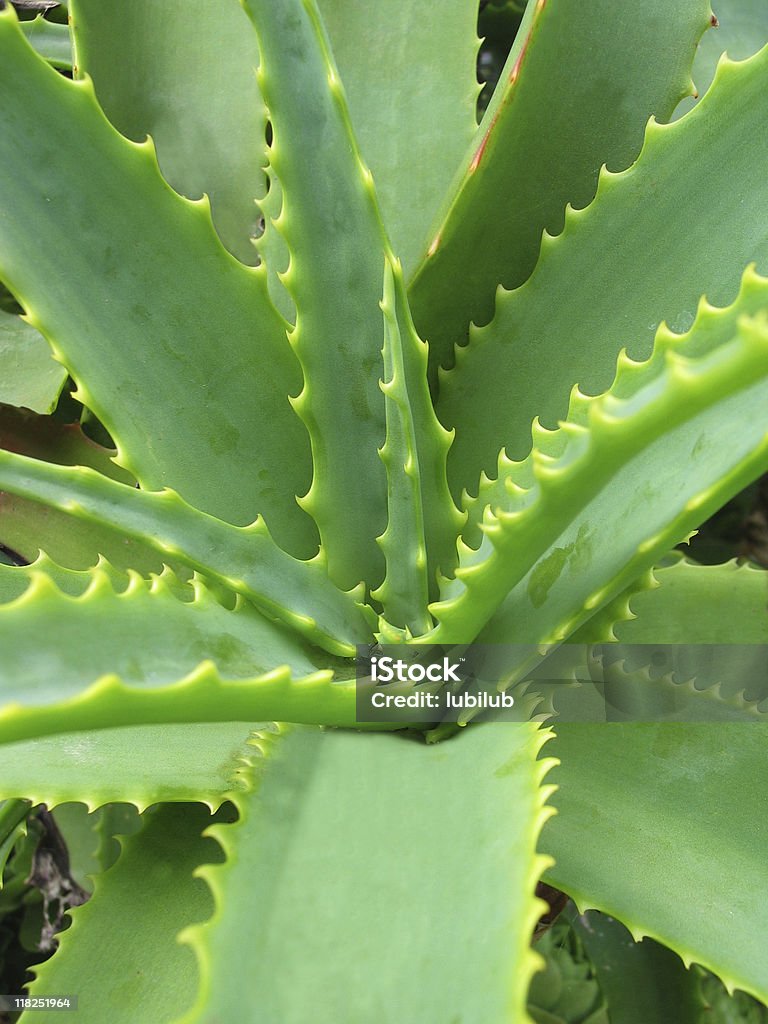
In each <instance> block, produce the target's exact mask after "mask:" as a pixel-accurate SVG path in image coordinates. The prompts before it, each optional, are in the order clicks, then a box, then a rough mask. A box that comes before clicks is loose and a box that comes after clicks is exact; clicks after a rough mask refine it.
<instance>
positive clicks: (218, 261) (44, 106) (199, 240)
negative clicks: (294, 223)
mask: <svg viewBox="0 0 768 1024" xmlns="http://www.w3.org/2000/svg"><path fill="white" fill-rule="evenodd" d="M0 106H2V108H3V109H4V110H6V111H9V112H10V114H9V116H10V117H11V118H12V127H11V128H10V129H9V130H8V131H4V132H3V133H2V134H1V135H0V164H2V166H3V169H4V175H5V181H6V184H5V185H4V199H5V200H6V203H5V205H4V207H3V216H2V218H0V274H1V275H2V276H3V278H4V279H6V280H7V281H8V283H9V285H10V286H11V288H12V290H13V291H14V293H15V294H16V295H17V296H18V297H19V299H20V301H22V303H23V304H24V306H25V307H26V309H27V311H28V314H29V319H30V322H31V323H32V324H33V325H34V326H35V327H37V328H38V329H39V330H40V331H41V333H42V334H44V335H45V336H46V337H47V338H48V340H49V342H51V345H52V347H53V350H54V352H55V354H56V355H57V357H58V358H60V359H61V361H62V362H63V363H64V364H65V365H66V367H67V368H68V370H69V371H70V373H71V375H72V376H73V377H74V379H75V380H76V381H77V383H78V388H79V391H78V396H79V397H80V398H81V399H82V400H83V402H84V404H85V405H87V406H88V407H89V408H90V409H92V410H93V412H95V413H96V415H97V416H98V417H99V419H100V420H101V421H102V422H103V423H104V424H105V426H106V427H107V428H108V430H109V432H110V434H111V435H112V436H113V437H114V439H115V442H116V444H117V446H118V449H119V452H120V455H119V459H120V462H121V464H122V465H124V466H125V467H126V468H128V469H129V470H130V471H131V472H132V473H133V475H134V476H135V477H136V478H137V479H138V480H140V481H141V483H142V485H143V486H148V487H160V486H163V485H165V484H168V485H171V486H174V487H176V488H178V490H180V491H181V492H182V493H183V494H184V495H185V497H186V498H187V499H188V500H190V501H191V502H193V503H194V504H196V505H198V506H199V507H201V508H204V509H205V510H206V511H209V512H211V513H213V514H218V515H220V516H222V517H223V518H226V519H228V520H229V521H232V522H247V521H250V520H252V519H253V517H254V515H255V514H256V513H257V512H258V513H260V514H263V515H266V516H268V517H270V518H271V519H272V520H273V521H274V529H275V536H276V537H277V538H278V539H279V540H280V542H281V543H283V544H284V545H285V546H286V547H288V548H290V549H291V550H292V551H294V552H295V553H296V554H302V555H304V556H309V555H311V554H312V553H313V551H314V550H315V549H316V541H315V539H314V530H313V526H312V523H311V520H310V519H309V518H308V517H307V516H306V515H305V514H304V513H303V512H302V511H301V510H300V509H299V508H298V507H297V505H296V502H295V495H296V494H297V493H302V492H303V491H304V490H306V487H307V484H308V480H309V472H310V469H309V457H310V452H309V444H308V440H307V437H306V432H305V430H304V427H303V426H302V424H301V422H300V421H299V419H298V418H297V417H296V415H295V413H294V412H293V410H292V409H291V407H290V404H289V401H288V399H289V396H290V395H291V394H295V393H296V392H297V391H298V390H299V388H300V386H301V372H300V368H299V365H298V362H297V361H296V358H295V356H294V355H293V353H292V352H291V349H290V346H289V344H288V342H287V341H286V337H285V330H284V323H283V321H282V319H281V318H280V317H279V316H278V314H277V313H276V312H275V310H274V308H273V307H272V305H271V302H270V301H269V298H268V295H267V289H266V282H265V279H264V274H263V271H262V270H260V269H253V268H248V267H244V266H243V265H241V264H239V263H238V262H237V261H236V260H234V258H233V257H231V256H230V255H229V254H228V253H227V252H226V251H225V250H224V249H223V248H222V246H221V244H220V242H219V240H218V238H217V237H216V234H215V232H214V230H213V227H212V224H211V220H210V214H209V210H208V203H207V201H205V202H200V203H197V204H194V203H191V202H189V201H188V200H186V199H183V198H182V197H180V196H178V195H176V194H175V193H174V192H173V191H172V190H171V189H170V188H169V187H168V185H167V184H166V183H165V182H164V180H163V179H162V177H161V175H160V173H159V171H158V168H157V161H156V159H155V156H154V150H153V148H152V146H151V145H150V144H149V143H148V144H146V145H143V146H141V145H135V144H134V143H131V142H128V141H127V140H125V139H123V138H122V137H121V136H119V135H118V134H117V133H116V132H115V130H114V129H113V128H112V127H111V126H110V125H109V123H108V122H107V120H106V119H105V117H104V115H103V114H102V113H101V111H100V110H99V108H98V106H97V104H96V102H95V99H94V96H93V89H92V86H91V85H90V83H89V82H88V81H87V80H84V81H80V82H70V81H67V80H66V79H64V78H62V77H61V76H60V75H58V74H56V72H54V71H53V70H52V69H51V68H49V67H48V66H47V65H46V64H45V63H44V62H43V61H42V60H41V59H40V58H38V57H37V56H36V55H35V54H34V53H33V51H32V50H31V49H30V48H29V46H28V45H27V43H26V42H25V40H24V37H23V36H22V34H21V32H20V31H19V28H18V23H17V21H16V18H15V15H14V14H13V11H12V10H11V9H10V8H8V7H6V8H5V9H4V10H2V11H0ZM54 154H55V157H54ZM84 181H87V182H88V183H89V188H88V189H87V190H86V189H83V188H82V187H81V185H82V182H84ZM30 224H34V225H35V232H34V233H31V232H30V230H29V226H30ZM73 237H77V239H78V244H77V246H76V247H75V248H73V246H72V244H71V240H72V238H73ZM85 281H87V282H88V283H89V287H88V288H87V289H84V288H83V282H85ZM96 309H98V315H94V310H96ZM211 324H219V325H220V326H219V328H217V329H216V330H215V331H212V328H211Z"/></svg>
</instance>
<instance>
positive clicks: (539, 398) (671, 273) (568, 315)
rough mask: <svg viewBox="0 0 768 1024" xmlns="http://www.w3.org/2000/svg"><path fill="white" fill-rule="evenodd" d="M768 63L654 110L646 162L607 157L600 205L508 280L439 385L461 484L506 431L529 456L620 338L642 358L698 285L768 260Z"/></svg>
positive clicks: (693, 298)
mask: <svg viewBox="0 0 768 1024" xmlns="http://www.w3.org/2000/svg"><path fill="white" fill-rule="evenodd" d="M767 74H768V48H766V49H764V50H763V51H762V52H761V53H760V54H758V55H757V56H755V57H753V58H752V59H751V60H749V61H746V62H744V63H741V64H733V63H724V64H722V65H721V67H720V70H719V72H718V75H717V78H716V80H715V83H714V84H713V86H712V89H711V90H710V91H709V93H708V94H707V96H706V98H705V99H704V100H702V102H701V103H699V104H698V105H697V107H696V108H695V109H694V110H692V111H691V113H690V115H689V116H686V117H685V118H683V119H681V120H680V121H676V122H675V123H674V124H671V125H659V124H657V123H655V122H653V121H652V122H651V123H650V124H649V126H648V129H647V131H646V139H645V146H644V148H643V151H642V153H641V154H640V157H639V158H638V160H637V162H636V163H635V164H634V165H633V166H632V167H631V168H629V170H627V171H624V172H623V173H620V174H611V173H608V172H606V171H603V173H602V175H601V178H600V183H599V186H598V191H597V196H596V198H595V200H594V202H593V203H592V205H591V206H589V207H587V208H586V209H584V210H578V211H574V210H569V212H568V214H567V216H566V224H565V229H564V231H563V233H562V234H561V235H559V236H558V237H557V238H549V237H547V236H545V239H544V243H543V246H542V251H541V255H540V259H539V263H538V265H537V267H536V270H535V271H534V273H533V274H532V275H531V277H530V278H529V279H528V281H527V282H526V283H525V284H524V285H523V286H522V287H521V288H519V289H518V290H517V291H513V292H511V293H505V292H503V291H502V292H500V293H499V296H498V300H497V308H496V314H495V317H494V320H493V321H492V323H490V324H489V325H488V326H487V327H484V328H482V329H480V330H478V331H475V332H473V337H472V340H471V342H470V345H469V347H468V348H466V349H463V350H460V352H459V353H458V362H457V366H456V369H455V370H454V371H452V372H451V373H449V374H448V375H446V376H445V377H444V379H443V382H442V385H441V395H440V402H439V405H438V413H439V415H440V418H441V420H442V422H443V423H444V424H445V425H446V426H447V427H455V428H456V431H457V433H456V439H455V441H454V444H453V446H452V448H451V452H450V454H449V482H450V483H451V487H452V489H453V491H454V493H455V494H458V493H460V491H461V488H463V487H466V488H467V489H468V490H469V491H470V492H471V493H472V494H475V493H476V491H477V482H478V478H479V476H480V472H481V470H485V471H486V472H492V471H493V469H494V464H495V460H496V457H497V454H498V450H499V447H500V446H501V445H502V444H503V445H504V446H505V447H506V450H507V453H508V455H509V456H510V458H522V457H524V456H525V455H526V454H527V452H528V450H529V448H530V438H531V434H530V431H531V422H532V421H533V419H534V417H538V418H539V419H540V421H541V423H542V424H543V425H544V426H545V427H548V428H551V427H554V426H555V425H556V423H557V421H558V420H559V419H561V418H562V417H563V415H564V413H565V410H566V407H567V400H568V393H569V391H570V390H571V388H572V387H573V385H574V383H578V386H579V388H580V389H581V390H582V391H584V392H586V393H589V394H595V393H598V392H600V391H601V390H603V389H605V388H606V387H607V386H608V384H609V383H610V380H611V376H612V374H613V371H614V367H615V362H616V357H617V354H618V352H619V350H620V349H621V347H622V346H623V345H624V346H627V348H628V351H629V354H630V356H631V357H632V358H633V359H644V358H646V357H647V355H648V353H649V352H650V350H651V344H652V341H653V338H654V335H655V333H656V330H657V328H658V327H659V324H660V323H661V322H662V321H666V323H667V324H668V325H669V326H670V328H672V330H676V331H683V330H687V329H688V328H689V327H690V325H691V324H692V322H693V320H694V317H695V315H696V310H697V307H698V304H699V301H700V299H701V296H702V295H706V297H707V299H708V300H709V301H710V302H711V303H713V304H715V305H727V304H728V303H730V302H732V301H733V299H734V296H735V295H736V293H737V291H738V288H739V280H740V278H741V276H742V274H743V272H744V267H745V266H746V265H747V264H748V263H749V262H750V261H751V260H755V261H757V264H758V269H761V268H762V269H763V270H765V269H766V267H767V266H768V229H767V228H766V221H765V218H764V217H763V215H762V211H763V210H764V209H765V207H766V204H767V203H768V173H764V171H765V170H766V169H768V143H767V142H766V137H765V133H764V132H763V131H762V125H763V124H764V123H765V119H766V117H768V89H766V87H765V86H766V76H767ZM715 200H716V201H715ZM683 224H684V225H686V226H687V229H686V230H682V229H675V230H672V229H670V225H683ZM723 224H728V231H727V232H724V231H722V225H723ZM661 239H663V245H662V246H661V250H660V249H659V245H660V240H661ZM713 239H717V242H716V244H713V241H712V240H713ZM651 254H656V255H653V256H651ZM553 296H556V299H554V298H553ZM617 296H619V297H620V301H618V300H617V299H616V297H617ZM416 322H417V324H418V323H419V321H418V320H417V321H416ZM427 337H428V335H427ZM510 394H514V395H515V401H510V398H509V396H510ZM478 408H482V409H483V416H482V417H480V416H477V415H476V414H475V413H474V410H476V409H478Z"/></svg>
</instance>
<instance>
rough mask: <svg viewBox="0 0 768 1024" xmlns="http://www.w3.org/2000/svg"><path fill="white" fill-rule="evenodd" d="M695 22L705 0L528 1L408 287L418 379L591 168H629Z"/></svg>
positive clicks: (578, 192) (559, 216)
mask: <svg viewBox="0 0 768 1024" xmlns="http://www.w3.org/2000/svg"><path fill="white" fill-rule="evenodd" d="M708 18H709V4H708V0H684V2H678V3H675V4H673V5H670V4H669V3H668V2H667V0H652V2H650V3H644V4H643V5H642V9H641V8H639V7H637V6H636V5H634V4H624V3H616V2H615V0H597V2H593V3H591V4H590V5H589V6H588V7H585V5H584V4H583V2H581V0H553V2H547V0H531V2H530V3H529V4H528V9H527V11H526V13H525V17H524V19H523V23H522V25H521V27H520V30H519V33H518V36H517V38H516V40H515V43H514V45H513V47H512V51H511V53H510V56H509V59H508V60H507V63H506V65H505V67H504V70H503V71H502V75H501V78H500V80H499V84H498V85H497V87H496V92H495V94H494V96H493V98H492V100H491V103H490V105H489V107H488V109H487V111H486V113H485V116H484V118H483V121H482V123H481V125H480V127H479V129H478V131H477V134H476V136H475V139H474V141H473V143H472V146H471V148H470V151H469V153H468V154H467V155H466V157H465V160H464V164H463V167H462V170H461V172H460V174H459V175H458V177H457V179H456V181H455V182H454V184H453V188H452V190H451V191H450V192H449V194H448V197H447V203H446V207H445V209H444V210H443V212H442V215H441V216H440V217H439V218H438V220H437V223H436V224H435V225H434V227H433V231H432V234H431V237H429V238H425V240H424V242H423V249H422V256H423V261H422V263H421V265H420V267H419V269H418V271H417V272H416V275H415V277H414V278H413V282H412V285H411V298H412V304H413V311H414V319H415V321H416V326H417V327H418V329H419V332H420V333H421V335H422V337H424V338H426V339H427V341H429V343H430V347H431V366H432V370H435V369H436V367H437V365H438V364H440V365H451V364H452V363H453V346H454V344H461V345H463V344H464V343H465V342H466V339H467V331H468V327H469V324H470V321H474V322H475V323H477V324H485V323H488V321H489V320H490V319H491V318H492V316H493V311H494V296H495V293H496V289H497V286H498V285H499V284H503V285H504V286H505V287H506V288H513V287H517V286H518V285H520V284H522V283H523V281H525V279H526V278H527V277H528V276H529V274H530V273H531V271H532V270H533V267H534V265H535V262H536V258H537V255H538V252H539V246H540V242H541V234H542V231H543V230H548V231H550V232H552V233H557V232H559V231H560V230H562V227H563V211H564V209H565V206H566V203H568V202H570V203H572V204H573V205H574V206H585V205H586V204H587V203H588V202H589V201H590V200H591V199H592V197H593V196H594V194H595V188H596V185H597V178H598V171H599V169H600V167H601V165H602V164H605V163H607V164H608V166H609V167H610V168H611V170H614V171H618V170H622V169H624V168H625V167H627V166H629V164H631V163H632V161H633V160H634V159H635V157H636V156H637V154H638V152H639V151H640V147H641V144H642V135H643V128H644V126H645V123H646V121H647V120H648V118H649V116H650V115H651V114H655V115H656V116H657V117H658V118H659V119H661V120H664V119H666V118H667V117H668V116H669V115H670V114H671V113H672V111H673V109H674V107H675V105H676V104H677V102H678V100H680V98H681V97H682V96H684V95H685V94H686V92H688V91H690V89H691V84H690V74H689V72H690V66H691V62H692V60H693V55H694V48H695V45H696V41H697V39H698V38H699V36H700V35H701V33H702V32H703V31H704V29H705V28H706V26H707V25H708V23H709V21H708ZM549 301H550V305H552V304H553V303H554V301H555V300H554V298H553V297H552V295H550V297H549ZM524 341H526V342H527V341H528V339H524ZM524 393H525V391H524V389H523V394H524ZM513 404H514V403H513Z"/></svg>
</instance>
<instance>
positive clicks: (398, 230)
mask: <svg viewBox="0 0 768 1024" xmlns="http://www.w3.org/2000/svg"><path fill="white" fill-rule="evenodd" d="M318 6H319V8H320V11H321V13H322V15H323V20H324V22H325V25H326V28H327V30H328V35H329V37H330V40H331V45H332V48H333V56H334V59H335V62H336V65H337V67H338V69H339V73H340V75H341V80H342V82H343V83H344V89H345V92H346V95H347V99H348V102H349V109H350V114H351V117H352V124H353V125H354V128H355V134H356V136H357V139H358V141H359V143H360V149H361V151H362V153H363V156H364V158H365V160H366V163H367V164H368V166H369V167H370V168H371V171H372V173H373V178H374V181H375V182H376V191H377V194H378V197H379V201H380V203H381V209H382V213H383V216H384V222H385V224H386V225H387V230H388V232H389V236H390V238H391V239H392V244H393V246H394V249H395V252H396V253H397V254H398V256H399V257H400V259H401V260H402V263H403V268H404V271H405V274H406V275H407V276H410V274H411V272H412V270H413V269H414V267H415V261H416V260H417V258H419V257H420V255H421V253H420V251H419V250H420V247H421V245H422V243H423V241H424V238H425V237H426V235H427V232H428V230H429V228H430V226H431V221H432V220H433V219H434V217H435V216H436V214H437V203H438V202H439V201H440V199H441V197H442V196H443V195H444V194H445V192H446V190H447V188H448V186H449V185H450V183H451V179H452V177H453V175H454V173H455V171H456V170H457V169H458V167H459V163H460V161H461V159H462V158H463V156H464V153H465V152H466V149H467V147H468V146H469V144H470V142H471V140H472V136H473V135H474V132H475V129H476V127H477V121H476V119H475V104H476V101H477V93H478V84H477V78H476V75H475V63H476V59H477V47H478V39H477V33H476V20H477V11H476V10H475V9H474V8H473V5H472V4H467V3H464V2H463V0H448V2H443V3H441V5H440V13H439V17H438V16H436V17H424V12H423V11H422V10H421V9H420V7H419V6H418V5H417V4H413V3H412V2H411V0H379V2H378V3H376V4H374V5H365V4H350V3H346V2H344V0H319V4H318ZM475 6H476V5H475ZM427 69H428V70H429V73H428V74H427V73H425V72H426V70H427Z"/></svg>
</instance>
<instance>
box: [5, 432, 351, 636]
mask: <svg viewBox="0 0 768 1024" xmlns="http://www.w3.org/2000/svg"><path fill="white" fill-rule="evenodd" d="M0 487H1V488H2V489H3V490H8V491H11V492H12V493H13V494H18V495H19V496H20V497H22V498H28V499H29V500H31V501H36V502H40V503H43V504H47V505H51V506H52V507H54V508H58V509H60V510H61V511H64V512H67V513H69V514H70V515H74V516H77V517H83V518H85V519H86V520H92V521H95V522H98V523H103V524H106V525H108V526H111V527H113V528H114V529H117V530H121V531H122V532H123V533H125V534H126V535H127V536H129V537H136V538H138V539H139V540H140V541H141V542H142V543H143V544H145V545H147V546H149V547H151V548H154V549H155V550H156V551H158V552H160V553H161V554H162V553H165V554H167V555H169V556H170V557H172V558H174V559H177V560H178V561H180V562H182V563H183V564H185V565H187V566H189V567H190V568H192V569H195V570H197V571H199V572H201V573H202V574H203V575H205V576H206V577H209V578H210V579H213V580H215V581H216V582H218V583H221V584H223V585H224V587H226V588H228V589H230V590H233V591H235V593H240V594H242V595H243V596H244V597H247V598H248V599H249V600H251V601H253V603H254V604H255V605H256V606H257V607H259V608H260V609H261V610H262V611H263V612H265V613H266V614H267V615H268V616H269V617H271V618H277V619H279V620H280V621H282V622H284V623H287V624H288V625H290V626H292V627H293V628H294V629H296V630H297V631H298V632H299V633H300V634H302V635H304V636H307V637H308V638H309V639H310V640H312V641H314V642H316V643H318V644H319V645H320V646H321V647H324V648H325V649H327V650H329V651H330V652H331V653H334V654H340V655H342V656H344V655H350V654H354V648H355V644H356V643H368V642H369V640H370V638H371V634H370V627H369V625H368V622H367V619H366V616H365V614H364V611H363V609H362V607H361V606H360V605H359V604H357V603H356V602H355V600H354V598H353V596H351V595H350V594H346V593H343V592H342V591H340V590H337V589H336V587H334V585H333V584H332V583H331V582H330V580H329V579H328V577H327V576H326V575H325V572H324V571H323V568H322V566H321V565H320V564H318V562H317V561H312V562H302V561H299V560H298V559H296V558H293V557H292V556H291V555H289V554H287V553H286V552H285V551H283V550H282V549H281V548H279V547H278V546H277V544H276V543H275V542H274V540H273V539H272V537H271V535H270V533H269V531H268V530H267V528H266V526H265V525H264V521H263V520H262V519H259V520H257V521H256V522H254V523H253V524H252V525H251V526H247V527H237V526H231V525H230V524H229V523H224V522H222V521H221V520H219V519H215V518H214V517H213V516H209V515H206V514H205V513H203V512H198V511H197V509H195V508H193V507H192V506H191V505H188V504H186V502H185V501H183V500H182V499H181V498H180V497H179V495H178V494H176V493H175V492H174V491H171V490H165V491H159V492H152V491H142V490H137V489H136V488H134V487H127V486H126V485H125V484H120V483H117V482H116V481H113V480H109V479H107V477H104V476H102V475H101V474H99V473H96V472H94V471H93V470H91V469H88V468H69V467H63V466H54V465H49V464H48V463H44V462H38V461H37V460H35V459H29V458H27V457H26V456H23V455H16V454H14V453H11V452H0Z"/></svg>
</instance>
